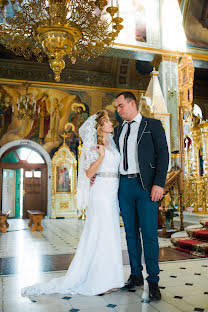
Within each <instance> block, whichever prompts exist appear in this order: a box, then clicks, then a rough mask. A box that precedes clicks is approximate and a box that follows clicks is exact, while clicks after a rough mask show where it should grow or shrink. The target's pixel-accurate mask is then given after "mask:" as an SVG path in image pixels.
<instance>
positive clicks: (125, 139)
mask: <svg viewBox="0 0 208 312" xmlns="http://www.w3.org/2000/svg"><path fill="white" fill-rule="evenodd" d="M133 122H134V120H133V121H131V122H128V129H127V131H126V134H125V136H124V144H123V168H124V170H125V171H127V170H128V155H127V143H128V137H129V134H130V131H131V124H132V123H133Z"/></svg>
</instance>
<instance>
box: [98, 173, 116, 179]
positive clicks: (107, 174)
mask: <svg viewBox="0 0 208 312" xmlns="http://www.w3.org/2000/svg"><path fill="white" fill-rule="evenodd" d="M96 175H97V176H98V177H102V178H119V174H118V173H117V172H98V173H97V174H96Z"/></svg>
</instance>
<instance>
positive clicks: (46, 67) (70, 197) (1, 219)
mask: <svg viewBox="0 0 208 312" xmlns="http://www.w3.org/2000/svg"><path fill="white" fill-rule="evenodd" d="M73 2H74V1H73V0H53V1H42V0H35V1H32V0H25V1H23V2H22V1H21V0H8V1H4V0H0V188H1V192H0V312H19V311H21V312H24V311H34V312H36V311H37V312H39V311H40V312H42V311H51V312H53V311H54V312H62V311H63V312H68V311H70V312H78V311H80V312H104V311H109V312H112V311H115V312H138V311H140V312H191V311H201V312H208V281H207V276H208V92H207V89H208V1H207V0H160V1H157V0H128V1H125V0H97V1H94V0H92V1H89V0H87V1H82V0H79V1H77V3H78V4H77V12H75V13H76V14H78V15H80V20H82V22H80V23H82V24H83V25H85V28H84V31H86V34H84V33H83V34H82V32H81V30H80V29H81V27H80V26H79V27H77V28H75V26H74V24H73V25H72V26H70V27H71V28H70V30H69V26H67V25H61V24H60V21H59V18H63V16H64V14H65V18H66V13H64V10H63V7H64V8H66V7H67V8H69V7H70V6H73V5H74V4H73ZM127 2H128V4H127ZM46 3H47V5H49V7H46ZM26 4H28V7H29V8H28V7H27V5H26ZM53 5H54V7H53V8H52V9H54V8H56V7H55V6H56V5H58V13H57V12H56V11H55V9H54V11H53V10H52V9H51V11H50V8H51V7H52V6H53ZM67 5H68V6H67ZM86 5H89V7H92V8H93V10H95V13H93V14H94V15H95V16H96V18H97V17H98V16H99V18H100V19H101V21H102V19H105V18H106V15H109V16H110V17H111V19H112V22H109V19H108V27H106V26H105V29H104V28H102V27H101V24H99V25H98V24H97V25H96V24H95V22H94V19H93V18H89V20H88V21H87V18H88V15H87V14H86V11H85V10H86V7H85V6H86ZM38 6H39V8H41V10H37V8H38ZM89 7H87V8H88V9H89ZM95 8H96V9H95ZM110 8H114V9H115V10H113V9H110ZM33 9H34V11H32V10H33ZM56 9H57V8H56ZM27 10H31V11H27ZM44 10H45V12H46V11H47V12H50V14H52V18H53V21H55V22H54V23H58V25H59V26H57V27H59V28H58V29H59V31H57V33H55V34H52V35H51V34H50V32H52V31H51V30H50V32H49V31H48V29H49V26H48V25H49V24H50V23H52V22H51V21H50V23H49V24H48V25H47V26H45V25H44V26H43V24H41V23H43V19H45V20H47V18H48V17H47V16H49V15H47V14H46V13H43V11H44ZM73 10H76V6H75V7H74V8H73ZM73 10H72V11H71V13H70V14H71V15H72V14H73V13H74V11H73ZM96 10H97V11H96ZM101 11H102V12H103V11H104V13H102V14H100V12H101ZM18 12H20V13H18ZM28 12H30V13H28ZM31 12H33V13H31ZM37 12H39V13H37ZM40 12H41V13H40ZM54 12H55V13H54ZM26 13H27V14H29V15H27V18H26V17H25V16H26V15H25V16H24V14H26ZM15 14H16V15H15ZM18 14H20V15H18ZM35 14H39V15H35ZM44 14H45V15H44ZM68 14H69V11H68ZM70 14H69V15H67V16H69V18H70ZM62 15H63V16H62ZM18 16H19V17H18ZM37 16H38V17H39V18H40V20H41V19H42V22H40V21H38V26H37V27H36V28H34V29H33V27H35V26H34V25H35V24H36V20H37V19H38V17H37ZM30 18H31V20H30ZM108 18H109V17H108ZM45 20H44V21H45ZM12 23H13V24H12ZM10 25H11V27H10ZM31 25H32V26H31ZM40 25H42V26H40ZM60 25H61V26H60ZM80 25H81V24H80ZM9 27H10V28H9ZM41 27H42V28H41ZM61 27H62V28H61ZM67 27H68V28H67ZM55 28H56V25H55V26H54V28H53V31H54V32H55V30H54V29H55ZM64 28H66V30H65V31H66V32H65V35H63V36H62V37H60V38H58V36H61V31H60V29H62V30H63V29H64ZM47 31H48V33H49V34H48V33H47ZM73 32H74V33H73ZM84 35H86V36H88V37H87V38H88V39H86V42H85V43H83V46H82V45H81V44H80V42H81V40H83V39H81V37H82V36H84ZM57 38H58V39H57ZM71 38H73V40H72V39H71ZM67 40H71V41H72V42H70V43H68V41H67ZM87 40H88V42H87ZM83 42H84V40H83ZM40 43H41V47H40ZM62 43H63V45H62V46H61V44H62ZM56 44H57V46H58V48H57V47H55V45H56ZM70 44H71V51H72V52H69V51H68V50H67V49H68V48H69V47H68V46H67V45H70ZM84 44H85V46H84ZM76 45H77V46H76ZM54 51H55V52H54ZM57 51H58V52H57ZM125 90H128V91H131V92H132V93H133V94H134V95H135V96H136V99H137V102H138V110H139V112H140V113H141V114H142V115H144V116H146V117H152V118H156V119H159V120H160V121H161V122H162V125H163V127H164V130H165V133H166V138H167V143H168V147H169V152H170V160H169V168H168V174H167V178H166V184H165V189H164V196H163V199H162V200H161V201H159V202H158V240H159V247H160V249H159V266H160V281H159V286H160V290H161V294H162V299H161V300H160V301H157V302H149V300H148V285H147V282H146V281H145V283H144V287H137V288H135V289H134V290H129V291H122V290H118V291H117V292H112V293H110V294H101V295H100V296H92V297H85V296H82V295H70V294H68V295H65V296H64V295H60V294H54V295H41V296H39V297H32V296H31V297H29V298H28V297H23V296H21V289H22V288H23V287H25V286H27V285H30V284H34V283H36V282H43V281H48V280H50V279H51V278H54V277H59V276H62V275H63V274H64V273H65V272H66V270H67V269H68V267H69V265H70V263H71V261H72V259H73V256H74V254H75V252H76V249H77V246H78V242H79V238H80V236H81V233H82V230H83V227H84V224H85V222H86V221H85V219H86V214H85V213H86V209H83V210H82V211H78V210H77V202H76V194H77V181H78V180H77V174H78V169H79V159H80V155H81V152H82V141H81V138H80V136H79V133H78V130H79V128H80V127H81V125H82V124H83V123H84V122H85V121H86V120H87V118H88V117H89V116H91V115H92V114H95V113H96V112H97V111H98V110H101V109H105V110H107V112H108V114H109V117H110V120H111V121H112V123H113V126H116V125H118V124H119V123H120V122H121V121H122V119H121V117H120V116H119V115H118V113H117V111H116V109H115V102H114V100H115V98H116V95H117V94H119V93H120V92H122V91H125ZM120 229H121V241H122V254H123V264H124V273H125V279H128V276H129V274H130V265H129V258H128V252H127V243H126V238H125V230H124V225H123V220H122V217H120ZM143 262H145V260H144V259H143ZM143 273H144V277H145V276H146V275H147V273H146V271H145V265H144V272H143ZM101 282H102V281H101Z"/></svg>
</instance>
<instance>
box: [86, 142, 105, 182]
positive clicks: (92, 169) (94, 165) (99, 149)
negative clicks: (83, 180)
mask: <svg viewBox="0 0 208 312" xmlns="http://www.w3.org/2000/svg"><path fill="white" fill-rule="evenodd" d="M94 149H95V151H96V152H97V153H98V154H99V157H98V159H97V160H96V161H95V162H94V163H92V164H91V165H90V167H89V168H88V169H87V170H86V175H87V177H88V178H89V179H91V178H92V177H93V176H94V175H95V174H96V172H97V171H98V168H99V167H100V165H101V163H102V161H103V158H104V156H105V149H104V146H103V145H98V146H97V147H96V148H94Z"/></svg>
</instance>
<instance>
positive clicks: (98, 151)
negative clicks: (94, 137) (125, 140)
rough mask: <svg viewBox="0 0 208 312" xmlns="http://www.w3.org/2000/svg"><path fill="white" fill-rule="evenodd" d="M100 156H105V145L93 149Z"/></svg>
mask: <svg viewBox="0 0 208 312" xmlns="http://www.w3.org/2000/svg"><path fill="white" fill-rule="evenodd" d="M93 149H94V150H95V151H96V152H97V153H98V154H99V155H100V156H102V157H104V156H105V148H104V146H103V145H100V144H98V145H97V146H96V147H94V148H93Z"/></svg>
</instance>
